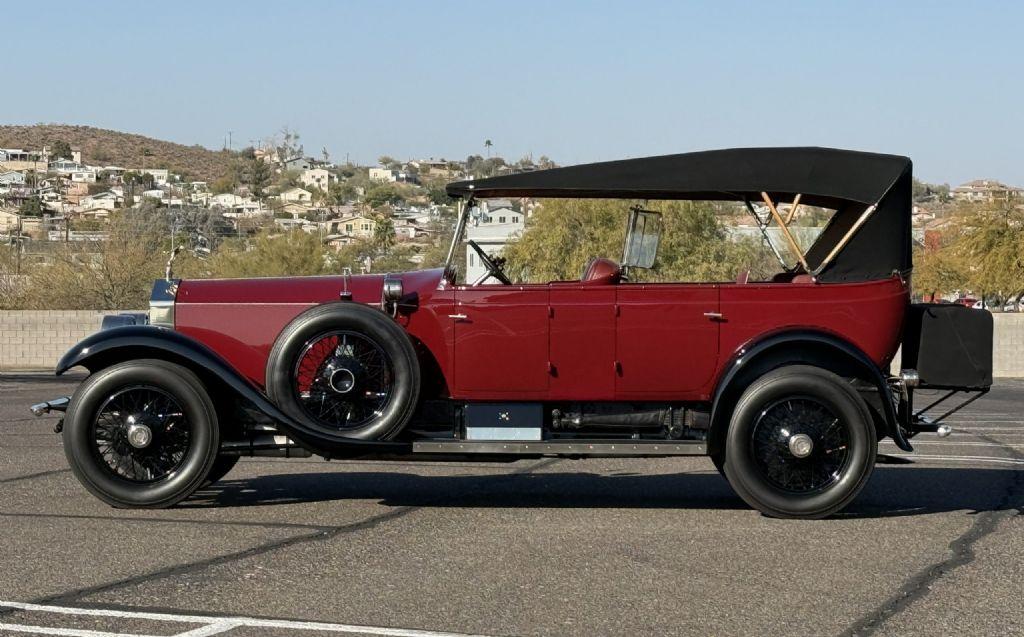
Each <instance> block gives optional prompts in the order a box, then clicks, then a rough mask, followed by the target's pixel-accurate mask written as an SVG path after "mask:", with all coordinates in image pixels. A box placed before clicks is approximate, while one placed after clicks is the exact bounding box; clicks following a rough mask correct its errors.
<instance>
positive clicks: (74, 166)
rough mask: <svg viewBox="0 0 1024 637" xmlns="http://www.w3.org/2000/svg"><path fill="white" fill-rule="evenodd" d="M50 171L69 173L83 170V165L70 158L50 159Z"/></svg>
mask: <svg viewBox="0 0 1024 637" xmlns="http://www.w3.org/2000/svg"><path fill="white" fill-rule="evenodd" d="M48 168H49V170H50V172H54V173H59V174H61V175H70V174H72V173H76V172H82V171H84V170H85V166H83V165H82V164H80V163H78V162H77V161H74V160H71V159H64V158H60V159H56V160H54V161H51V162H50V163H49V165H48Z"/></svg>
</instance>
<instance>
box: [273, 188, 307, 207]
mask: <svg viewBox="0 0 1024 637" xmlns="http://www.w3.org/2000/svg"><path fill="white" fill-rule="evenodd" d="M279 196H280V198H281V201H283V202H285V203H302V204H311V203H313V193H311V192H309V191H308V190H305V189H303V188H289V189H288V190H285V191H284V192H282V193H281V194H280V195H279Z"/></svg>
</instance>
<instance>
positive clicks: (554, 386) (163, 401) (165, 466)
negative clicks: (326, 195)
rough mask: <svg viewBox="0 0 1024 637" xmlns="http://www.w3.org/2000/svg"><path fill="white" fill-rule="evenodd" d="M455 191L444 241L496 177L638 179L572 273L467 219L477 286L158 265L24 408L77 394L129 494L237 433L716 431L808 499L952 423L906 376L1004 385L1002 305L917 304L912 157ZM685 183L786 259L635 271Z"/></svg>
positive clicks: (776, 481) (78, 454)
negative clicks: (805, 237) (237, 274)
mask: <svg viewBox="0 0 1024 637" xmlns="http://www.w3.org/2000/svg"><path fill="white" fill-rule="evenodd" d="M448 193H449V194H450V195H451V196H452V197H455V198H458V199H459V200H460V201H461V202H462V205H461V206H460V217H459V222H458V226H457V228H456V233H455V237H454V239H453V241H452V246H451V250H450V252H449V264H450V263H451V262H452V256H453V255H454V254H455V252H456V250H457V248H458V246H459V245H461V241H462V237H463V234H464V232H465V227H466V220H467V217H468V214H469V210H470V208H471V207H472V206H473V202H474V201H475V200H478V199H481V198H487V197H524V198H526V197H529V198H535V199H543V198H551V197H558V198H565V197H576V198H612V199H621V200H624V203H623V213H624V214H623V219H624V221H625V222H626V223H628V231H627V237H626V245H625V249H624V251H623V257H622V261H621V263H619V262H616V261H614V260H612V259H610V258H608V255H594V257H595V258H594V259H593V260H592V261H591V262H590V264H589V265H588V266H587V268H586V270H585V271H584V272H583V273H582V275H581V277H580V279H579V280H574V281H552V282H549V283H540V284H520V283H513V282H512V281H510V280H509V279H508V278H507V277H506V275H505V274H504V272H503V271H502V268H501V262H500V259H494V258H491V257H490V256H489V255H488V254H487V253H486V252H484V251H483V250H480V249H479V248H478V246H475V244H473V243H472V242H470V245H471V246H473V247H474V248H475V249H477V252H478V253H479V257H480V259H481V260H482V261H483V263H484V264H486V266H487V268H488V272H487V274H486V275H485V276H484V277H482V278H483V279H493V280H494V281H493V282H496V284H488V285H485V284H484V283H485V281H484V280H478V281H473V282H469V283H459V282H457V280H456V276H455V273H454V269H453V268H452V267H451V266H450V265H449V267H447V268H444V269H436V270H423V271H416V272H408V273H403V274H390V275H386V276H384V275H362V276H350V275H346V274H343V275H339V276H325V277H305V278H276V279H249V280H176V279H174V278H173V277H172V276H171V275H170V266H169V267H168V270H169V272H168V277H167V279H166V280H161V281H158V282H157V283H156V286H155V288H154V292H153V299H152V306H151V310H150V313H149V315H148V318H147V317H145V316H144V315H143V316H133V315H124V316H120V317H113V318H111V319H110V320H108V321H107V322H106V324H105V325H104V327H105V329H102V330H101V331H99V332H97V333H96V334H94V335H92V336H90V337H89V338H87V339H86V340H84V341H83V342H82V343H80V344H78V345H76V346H75V347H74V348H72V349H71V351H69V352H68V353H67V354H66V355H65V356H64V357H63V358H62V359H61V360H60V362H59V363H58V365H57V374H63V373H64V372H66V371H67V370H69V369H71V368H73V367H77V366H82V367H85V368H87V369H88V370H89V372H90V375H89V376H88V378H87V379H86V380H85V381H84V382H83V383H82V384H81V385H80V387H79V388H78V390H77V391H76V392H75V394H74V396H72V397H70V399H68V398H64V399H57V400H53V401H49V402H44V403H40V404H38V405H34V406H33V410H34V411H35V412H36V413H45V412H47V411H50V410H62V411H64V410H66V414H65V416H64V420H63V441H64V448H65V450H66V453H67V457H68V460H69V462H70V464H71V467H72V469H73V470H74V472H75V474H76V476H77V477H78V478H79V479H80V480H81V482H82V484H83V485H84V486H85V487H86V488H87V489H88V490H89V491H91V492H92V493H94V494H95V495H96V496H98V497H99V498H101V499H103V500H104V501H106V502H108V503H110V504H111V505H114V506H118V507H166V506H170V505H173V504H175V503H177V502H179V501H180V500H182V499H183V498H186V497H188V496H189V495H190V494H192V493H193V492H194V491H195V490H196V489H198V488H199V487H201V486H202V485H204V484H208V483H210V482H212V481H216V480H218V479H220V478H222V477H223V476H224V475H225V474H226V473H227V472H228V471H229V470H230V469H231V467H232V466H233V465H234V464H235V462H236V461H237V460H238V457H239V456H242V455H282V456H292V455H309V454H318V455H321V456H324V457H328V458H357V457H360V458H390V459H394V458H403V457H406V458H412V457H415V458H418V459H437V460H451V459H454V458H459V459H463V460H466V459H479V460H494V459H506V460H508V459H517V458H536V457H541V456H567V457H586V456H603V457H608V456H631V457H638V458H640V457H651V456H684V455H708V456H710V457H711V459H712V460H713V461H714V463H715V465H716V466H717V467H718V468H719V470H720V471H722V473H723V474H724V475H725V476H726V477H727V478H728V480H729V482H730V483H731V484H732V485H733V487H734V488H735V490H736V491H737V493H738V494H739V495H740V496H742V498H743V499H744V500H746V501H747V502H748V503H749V504H750V505H752V506H753V507H756V508H757V509H759V510H761V511H763V512H765V513H767V514H769V515H773V516H780V517H809V518H813V517H823V516H827V515H829V514H832V513H834V512H836V511H839V510H840V509H842V508H843V507H845V506H846V505H847V504H849V503H850V501H851V500H853V498H854V497H856V495H857V493H858V492H859V491H860V489H861V488H862V487H863V486H864V484H865V482H866V481H867V480H868V478H869V476H870V474H871V471H872V468H873V466H874V463H875V459H876V453H877V442H878V441H879V440H880V439H881V438H883V437H886V436H889V437H891V438H892V439H893V440H894V441H895V443H896V444H897V445H898V446H899V447H900V448H902V449H904V450H907V451H910V450H911V445H910V442H909V439H910V438H911V437H912V436H914V435H915V434H917V433H919V432H921V431H939V432H940V433H943V432H944V431H946V429H944V428H941V427H939V425H938V424H937V421H935V420H932V421H929V420H928V418H927V417H926V416H925V415H924V414H923V410H915V408H914V405H913V392H914V388H915V387H931V388H944V389H947V390H949V393H948V394H947V395H946V396H947V397H952V396H954V395H957V394H958V393H959V392H968V394H967V395H970V396H973V397H977V395H980V394H981V393H983V392H985V391H986V390H987V389H988V388H989V386H990V385H991V383H992V364H991V358H992V322H991V316H990V315H989V314H988V313H987V312H983V311H982V312H979V311H976V310H970V309H967V308H962V307H958V306H953V305H942V306H939V305H934V306H932V305H911V303H910V292H909V281H910V275H911V241H912V239H911V226H910V219H911V162H910V160H909V159H907V158H905V157H898V156H892V155H881V154H869V153H861V152H851V151H842V150H833V149H823V148H759V149H732V150H721V151H709V152H700V153H689V154H680V155H669V156H662V157H651V158H642V159H629V160H623V161H613V162H604V163H597V164H590V165H580V166H570V167H565V168H556V169H552V170H545V171H539V172H534V173H526V174H520V175H509V176H502V177H495V178H491V179H481V180H476V181H464V182H458V183H453V184H450V185H449V186H448ZM673 199H686V200H719V201H733V202H738V203H740V204H741V205H745V206H746V208H747V209H748V210H749V211H750V212H751V213H752V214H753V215H754V218H755V219H756V220H757V225H758V227H759V228H760V229H761V232H762V234H764V238H765V240H766V241H768V242H769V244H770V241H769V239H770V237H769V234H768V232H767V228H768V226H769V225H770V224H773V223H774V224H775V225H776V226H777V227H778V230H777V231H775V232H779V233H781V235H780V236H781V237H783V238H784V239H785V241H786V242H787V243H788V244H789V248H791V250H788V251H789V252H790V253H791V254H793V255H796V258H795V262H794V263H788V262H786V260H785V259H784V258H783V257H782V254H781V252H782V251H780V250H778V249H776V246H772V247H773V250H775V252H776V255H777V256H778V257H779V261H780V272H779V274H778V275H776V276H775V277H774V278H773V279H772V280H770V281H766V282H759V283H756V282H749V281H747V280H746V279H745V278H744V277H740V278H739V279H738V280H737V281H736V282H728V283H722V282H709V283H642V282H631V280H630V274H631V273H634V272H635V271H636V270H637V269H638V268H652V267H653V268H656V267H657V258H656V252H657V246H658V236H659V227H660V217H659V215H658V214H657V213H652V212H649V211H646V210H644V209H643V208H642V207H641V206H638V205H635V204H636V202H638V201H641V202H642V201H645V200H673ZM755 202H756V205H755ZM781 204H790V208H789V210H790V212H789V214H786V215H783V213H782V212H780V210H779V208H780V205H781ZM799 205H813V206H819V207H823V208H827V209H829V210H833V211H834V214H833V216H832V218H831V221H830V222H829V223H828V225H827V226H826V227H825V229H824V230H823V231H822V232H821V234H820V235H819V237H818V238H817V240H816V241H815V242H814V243H813V245H811V246H809V247H808V248H807V249H806V250H805V249H803V248H802V247H801V246H799V245H798V242H797V241H796V237H795V236H794V233H792V232H790V227H789V222H790V221H791V220H792V213H793V212H795V208H796V207H798V206H799ZM783 210H785V208H784V209H783ZM787 217H788V219H787ZM901 344H902V346H903V356H902V361H903V368H904V369H903V371H902V373H900V374H897V375H891V374H889V373H888V368H889V365H890V362H891V361H892V359H893V356H894V354H895V353H896V351H897V349H898V348H899V347H900V345H901ZM971 392H973V393H971ZM971 399H973V398H971ZM929 407H932V406H929ZM955 409H956V408H955V407H954V410H955ZM946 415H948V414H943V415H942V416H940V418H939V420H941V418H942V417H945V416H946Z"/></svg>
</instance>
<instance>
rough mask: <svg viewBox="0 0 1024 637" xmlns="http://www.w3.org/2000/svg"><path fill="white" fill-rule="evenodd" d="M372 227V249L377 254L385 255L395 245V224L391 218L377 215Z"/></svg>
mask: <svg viewBox="0 0 1024 637" xmlns="http://www.w3.org/2000/svg"><path fill="white" fill-rule="evenodd" d="M374 221H375V222H376V223H374V225H373V241H372V243H373V247H374V250H375V251H376V252H377V253H378V254H387V253H388V252H389V251H390V250H391V248H392V247H394V245H395V223H394V222H393V221H392V220H391V217H387V216H384V215H378V216H377V217H376V218H375V219H374Z"/></svg>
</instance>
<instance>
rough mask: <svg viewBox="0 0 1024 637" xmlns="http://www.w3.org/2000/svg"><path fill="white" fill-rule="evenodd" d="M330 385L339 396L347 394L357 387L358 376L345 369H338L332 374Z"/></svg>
mask: <svg viewBox="0 0 1024 637" xmlns="http://www.w3.org/2000/svg"><path fill="white" fill-rule="evenodd" d="M330 385H331V389H333V390H334V391H336V392H338V393H339V394H347V393H349V392H350V391H352V388H353V387H355V386H356V376H355V374H353V373H352V372H351V371H350V370H347V369H345V368H341V369H336V370H334V371H333V372H332V373H331V380H330Z"/></svg>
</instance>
